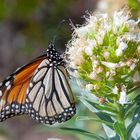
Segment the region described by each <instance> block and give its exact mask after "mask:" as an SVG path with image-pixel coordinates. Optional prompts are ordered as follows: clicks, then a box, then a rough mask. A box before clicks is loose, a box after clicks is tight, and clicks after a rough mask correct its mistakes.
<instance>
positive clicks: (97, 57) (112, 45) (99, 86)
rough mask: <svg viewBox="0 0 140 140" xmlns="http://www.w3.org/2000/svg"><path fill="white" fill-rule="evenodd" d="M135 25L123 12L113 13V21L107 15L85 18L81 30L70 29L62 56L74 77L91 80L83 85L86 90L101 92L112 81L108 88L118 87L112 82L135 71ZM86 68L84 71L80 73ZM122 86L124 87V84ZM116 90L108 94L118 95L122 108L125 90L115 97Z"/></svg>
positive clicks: (138, 35)
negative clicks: (71, 31)
mask: <svg viewBox="0 0 140 140" xmlns="http://www.w3.org/2000/svg"><path fill="white" fill-rule="evenodd" d="M139 22H140V20H138V21H135V20H132V19H130V14H129V13H128V12H126V9H123V10H122V11H117V12H115V13H114V15H113V17H109V15H108V14H107V13H99V12H96V13H93V14H92V15H90V14H89V16H88V17H86V23H85V24H84V25H83V26H81V27H74V33H73V38H72V40H71V41H70V42H69V43H68V44H67V48H68V51H67V52H66V53H67V54H68V58H69V64H70V67H72V68H73V69H75V72H76V73H78V76H80V75H84V76H87V78H90V79H91V80H92V82H89V81H87V82H88V84H87V85H86V88H87V89H88V90H91V91H94V90H95V91H97V90H100V92H101V90H104V89H103V88H104V86H103V85H107V84H108V83H109V82H112V81H114V82H112V83H113V84H114V85H113V84H112V87H111V88H113V87H114V86H115V85H116V84H122V83H121V81H120V83H115V78H117V77H119V78H121V77H124V76H126V75H127V74H129V73H130V72H132V71H133V70H134V69H135V68H136V66H137V64H138V63H139V61H140V60H139V58H140V28H139V26H138V23H139ZM85 56H86V57H85ZM86 65H87V69H86V68H84V69H83V67H85V66H86ZM89 65H90V66H89ZM89 67H90V68H91V70H89V69H88V68H89ZM114 77H115V78H114ZM83 80H85V79H83ZM105 82H106V83H105ZM107 82H108V83H107ZM94 83H96V84H94ZM107 86H108V85H107ZM109 86H110V85H109ZM123 86H124V87H126V86H125V85H124V83H123ZM116 89H117V87H115V88H113V92H112V91H111V92H112V93H113V94H115V95H116V94H118V95H119V97H120V99H119V102H120V104H125V103H126V97H125V96H126V95H127V94H126V93H127V91H126V88H123V90H122V91H120V92H119V93H118V91H116Z"/></svg>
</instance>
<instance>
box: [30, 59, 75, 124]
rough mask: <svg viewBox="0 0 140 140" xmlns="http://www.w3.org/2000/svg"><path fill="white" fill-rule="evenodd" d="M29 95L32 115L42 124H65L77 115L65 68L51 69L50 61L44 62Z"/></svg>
mask: <svg viewBox="0 0 140 140" xmlns="http://www.w3.org/2000/svg"><path fill="white" fill-rule="evenodd" d="M48 85H49V86H48ZM35 92H36V94H34V93H35ZM27 95H28V96H27V99H28V102H29V106H30V107H29V108H30V109H29V110H30V115H31V116H32V117H33V119H36V120H38V121H40V122H42V123H46V124H53V123H55V122H63V121H66V120H68V119H70V118H71V117H72V116H73V115H74V114H75V106H74V97H73V95H72V92H71V89H70V87H69V83H68V79H67V75H66V70H65V67H64V66H56V67H55V68H53V67H49V62H48V60H44V61H42V63H41V64H40V66H39V67H38V68H37V70H36V72H35V74H34V75H33V77H32V79H31V82H30V87H29V89H28V94H27Z"/></svg>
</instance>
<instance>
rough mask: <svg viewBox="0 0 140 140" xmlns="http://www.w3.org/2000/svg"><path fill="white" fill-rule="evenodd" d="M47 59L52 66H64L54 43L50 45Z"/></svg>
mask: <svg viewBox="0 0 140 140" xmlns="http://www.w3.org/2000/svg"><path fill="white" fill-rule="evenodd" d="M47 57H48V60H49V62H50V63H51V64H53V65H61V64H63V58H62V56H61V55H60V53H59V52H57V51H56V49H55V46H54V44H53V43H50V44H49V46H48V49H47Z"/></svg>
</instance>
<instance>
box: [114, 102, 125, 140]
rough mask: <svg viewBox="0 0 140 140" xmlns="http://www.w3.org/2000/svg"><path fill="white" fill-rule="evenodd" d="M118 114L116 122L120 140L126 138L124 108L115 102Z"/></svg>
mask: <svg viewBox="0 0 140 140" xmlns="http://www.w3.org/2000/svg"><path fill="white" fill-rule="evenodd" d="M116 107H117V111H118V115H117V118H116V119H117V124H118V127H119V130H118V135H119V136H120V140H128V138H127V129H126V126H125V114H124V109H123V107H122V106H121V105H120V104H116Z"/></svg>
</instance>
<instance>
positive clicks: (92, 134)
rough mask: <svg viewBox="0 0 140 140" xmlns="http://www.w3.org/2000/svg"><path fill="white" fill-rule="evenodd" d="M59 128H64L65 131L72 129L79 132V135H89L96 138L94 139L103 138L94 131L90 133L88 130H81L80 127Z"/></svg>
mask: <svg viewBox="0 0 140 140" xmlns="http://www.w3.org/2000/svg"><path fill="white" fill-rule="evenodd" d="M60 129H62V130H65V131H72V132H74V133H76V134H77V133H78V134H81V135H84V136H88V137H91V138H93V139H96V140H105V139H104V138H103V137H101V136H98V135H96V134H94V133H91V132H88V131H85V130H82V129H78V128H68V127H61V128H60Z"/></svg>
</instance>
